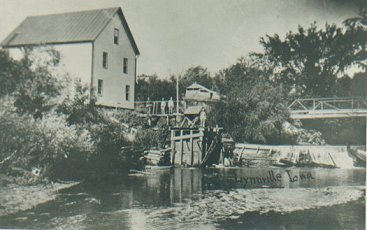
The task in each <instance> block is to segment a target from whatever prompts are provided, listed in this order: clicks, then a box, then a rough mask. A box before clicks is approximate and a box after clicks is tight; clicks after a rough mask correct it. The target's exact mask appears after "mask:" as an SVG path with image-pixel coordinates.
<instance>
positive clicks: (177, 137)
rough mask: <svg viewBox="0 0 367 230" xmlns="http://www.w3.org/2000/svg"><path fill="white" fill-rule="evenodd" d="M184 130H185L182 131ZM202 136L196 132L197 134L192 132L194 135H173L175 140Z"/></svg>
mask: <svg viewBox="0 0 367 230" xmlns="http://www.w3.org/2000/svg"><path fill="white" fill-rule="evenodd" d="M181 132H183V131H181ZM200 137H202V134H201V133H196V134H192V135H181V136H175V137H173V139H172V140H173V141H180V140H184V139H187V140H188V139H191V138H200Z"/></svg>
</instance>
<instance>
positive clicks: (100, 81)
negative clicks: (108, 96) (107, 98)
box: [97, 80, 103, 96]
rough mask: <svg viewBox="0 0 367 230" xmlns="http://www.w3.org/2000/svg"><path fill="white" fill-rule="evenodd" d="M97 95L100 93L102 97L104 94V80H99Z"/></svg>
mask: <svg viewBox="0 0 367 230" xmlns="http://www.w3.org/2000/svg"><path fill="white" fill-rule="evenodd" d="M97 93H98V96H102V93H103V80H98V87H97Z"/></svg>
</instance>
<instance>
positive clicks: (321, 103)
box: [288, 97, 367, 113]
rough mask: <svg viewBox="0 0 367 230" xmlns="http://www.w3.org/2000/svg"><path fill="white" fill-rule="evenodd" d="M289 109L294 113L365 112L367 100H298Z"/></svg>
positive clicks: (349, 98) (359, 98) (354, 98)
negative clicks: (362, 110) (326, 111)
mask: <svg viewBox="0 0 367 230" xmlns="http://www.w3.org/2000/svg"><path fill="white" fill-rule="evenodd" d="M288 108H289V109H290V110H291V112H293V113H295V112H306V111H324V110H334V111H340V110H359V109H364V110H365V109H367V99H366V98H363V97H343V98H306V99H296V100H294V101H293V102H292V103H291V104H290V105H289V106H288Z"/></svg>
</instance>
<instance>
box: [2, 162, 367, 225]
mask: <svg viewBox="0 0 367 230" xmlns="http://www.w3.org/2000/svg"><path fill="white" fill-rule="evenodd" d="M365 175H366V170H365V169H362V168H355V169H321V168H302V169H299V168H290V169H283V168H269V169H260V168H222V169H218V168H213V169H190V168H183V169H179V168H176V169H172V170H156V171H153V174H152V175H145V176H129V177H127V178H123V177H113V178H110V179H105V180H103V181H99V182H95V183H80V184H79V185H77V186H74V187H72V188H68V189H64V190H62V191H60V192H59V193H58V195H57V196H55V197H54V198H53V199H51V200H47V202H44V203H41V204H38V205H36V206H33V207H31V208H29V209H25V210H24V209H20V210H17V211H13V212H11V213H10V212H3V215H0V228H42V229H50V228H51V229H139V230H140V229H282V230H284V229H365V195H364V193H365V179H366V176H365ZM1 189H2V188H0V192H1ZM0 194H1V193H0ZM28 195H30V196H32V194H28ZM0 200H1V198H0ZM24 200H26V199H24ZM25 202H26V201H25ZM0 205H1V206H0V209H4V210H6V209H7V205H6V204H0Z"/></svg>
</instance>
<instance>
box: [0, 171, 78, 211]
mask: <svg viewBox="0 0 367 230" xmlns="http://www.w3.org/2000/svg"><path fill="white" fill-rule="evenodd" d="M77 184H79V182H57V183H53V182H48V183H45V182H43V183H37V184H24V183H23V184H22V183H17V182H16V178H12V177H7V176H5V175H2V174H0V185H1V189H0V216H6V215H9V214H13V213H17V212H20V211H24V210H28V209H32V208H34V207H36V206H38V205H40V204H43V203H46V202H49V201H52V200H54V199H55V198H56V196H57V195H58V193H59V192H60V191H62V190H63V189H67V188H71V187H73V186H75V185H77Z"/></svg>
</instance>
